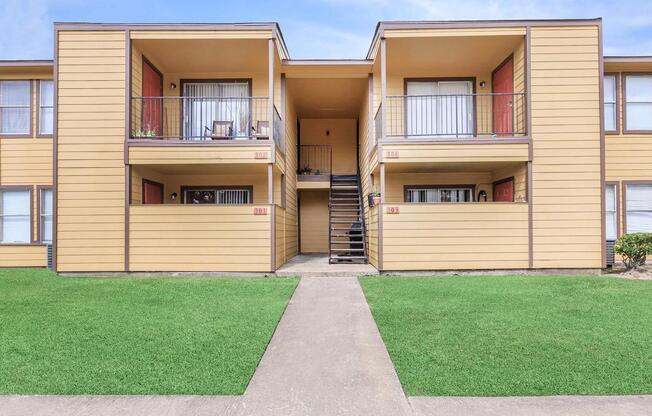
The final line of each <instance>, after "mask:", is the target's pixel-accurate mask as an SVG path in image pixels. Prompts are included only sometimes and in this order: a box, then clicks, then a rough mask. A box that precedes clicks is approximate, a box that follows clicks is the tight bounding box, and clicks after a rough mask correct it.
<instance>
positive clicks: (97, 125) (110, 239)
mask: <svg viewBox="0 0 652 416" xmlns="http://www.w3.org/2000/svg"><path fill="white" fill-rule="evenodd" d="M69 44H70V46H71V48H70V49H72V46H74V49H75V50H76V51H77V53H76V54H75V56H74V57H73V56H59V67H58V74H59V91H58V97H59V98H58V100H59V101H58V102H59V114H60V118H59V126H58V143H59V150H58V160H59V172H58V174H59V183H58V201H57V206H58V218H57V224H58V225H57V237H58V243H59V245H60V246H61V247H62V248H63V249H62V250H58V252H57V269H58V270H59V271H96V270H101V271H121V270H124V260H125V259H124V233H125V216H124V204H125V201H124V199H125V198H124V180H125V178H124V176H125V175H124V171H125V165H124V157H123V145H124V135H125V129H124V122H125V121H124V117H125V111H124V109H125V102H124V101H125V98H124V94H125V75H124V72H125V34H124V32H123V31H92V32H85V31H70V32H66V31H62V32H59V49H60V50H67V49H68V45H69ZM102 50H104V51H107V53H106V54H104V55H101V54H98V53H97V51H102ZM108 51H111V52H110V53H108ZM69 55H70V54H69ZM98 55H100V56H98ZM72 74H74V75H75V76H74V78H72V77H70V75H72ZM81 106H86V107H87V111H84V112H83V113H81V112H79V111H78V109H79V108H80V107H81ZM107 113H109V114H112V116H111V117H107ZM64 114H67V115H64ZM81 114H83V115H81ZM109 188H110V189H117V190H110V191H109V190H107V189H109ZM107 208H110V209H111V210H110V211H111V214H105V212H106V210H107ZM106 247H111V250H107V251H104V250H103V249H104V248H106ZM90 248H92V250H89V249H90Z"/></svg>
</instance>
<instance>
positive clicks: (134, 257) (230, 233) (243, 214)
mask: <svg viewBox="0 0 652 416" xmlns="http://www.w3.org/2000/svg"><path fill="white" fill-rule="evenodd" d="M256 208H260V209H266V210H267V213H266V214H265V215H254V209H256ZM270 227H271V207H270V206H269V205H140V206H132V207H131V208H130V213H129V264H130V270H131V271H141V272H156V271H161V272H177V271H198V272H213V271H214V272H222V271H223V272H268V271H270V267H271V259H270V255H271V239H270V236H271V229H270Z"/></svg>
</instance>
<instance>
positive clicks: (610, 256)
mask: <svg viewBox="0 0 652 416" xmlns="http://www.w3.org/2000/svg"><path fill="white" fill-rule="evenodd" d="M614 243H615V241H613V240H612V241H607V250H606V254H607V267H613V265H614V263H615V262H616V255H615V253H614Z"/></svg>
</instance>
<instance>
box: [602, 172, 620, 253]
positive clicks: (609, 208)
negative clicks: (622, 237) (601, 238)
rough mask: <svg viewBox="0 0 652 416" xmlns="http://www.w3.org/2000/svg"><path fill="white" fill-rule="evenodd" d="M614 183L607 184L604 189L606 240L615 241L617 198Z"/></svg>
mask: <svg viewBox="0 0 652 416" xmlns="http://www.w3.org/2000/svg"><path fill="white" fill-rule="evenodd" d="M617 194H618V192H617V190H616V185H615V184H614V185H607V186H606V187H605V190H604V210H605V221H606V224H605V226H606V227H605V229H606V232H607V235H606V237H607V241H615V240H616V238H618V219H617V218H618V217H617V215H618V213H617V209H616V204H617V202H616V198H617Z"/></svg>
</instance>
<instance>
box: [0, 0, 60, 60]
mask: <svg viewBox="0 0 652 416" xmlns="http://www.w3.org/2000/svg"><path fill="white" fill-rule="evenodd" d="M0 28H2V29H1V30H2V34H1V35H0V59H50V58H52V48H53V46H52V19H51V18H50V17H49V15H48V6H47V1H46V0H2V1H0Z"/></svg>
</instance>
